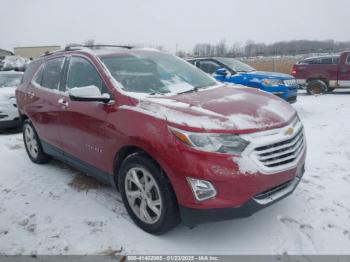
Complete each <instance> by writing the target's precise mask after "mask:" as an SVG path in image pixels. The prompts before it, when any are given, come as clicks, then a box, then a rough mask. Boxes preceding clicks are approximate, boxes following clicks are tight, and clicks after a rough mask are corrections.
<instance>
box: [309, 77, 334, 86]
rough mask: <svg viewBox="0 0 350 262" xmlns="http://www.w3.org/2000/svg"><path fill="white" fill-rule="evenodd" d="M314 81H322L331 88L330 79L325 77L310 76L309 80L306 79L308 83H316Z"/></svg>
mask: <svg viewBox="0 0 350 262" xmlns="http://www.w3.org/2000/svg"><path fill="white" fill-rule="evenodd" d="M314 80H321V81H323V82H324V83H325V84H326V85H327V87H328V86H329V79H328V77H326V76H324V75H313V76H310V77H309V78H308V79H306V83H309V82H311V81H314Z"/></svg>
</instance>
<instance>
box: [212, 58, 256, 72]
mask: <svg viewBox="0 0 350 262" xmlns="http://www.w3.org/2000/svg"><path fill="white" fill-rule="evenodd" d="M216 59H217V60H218V61H219V62H221V63H223V64H225V65H226V66H227V67H229V68H231V69H232V70H233V71H235V72H251V71H255V68H253V67H251V66H249V65H247V64H245V63H242V62H241V61H238V60H236V59H233V58H227V57H218V58H216Z"/></svg>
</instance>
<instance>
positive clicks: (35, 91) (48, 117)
mask: <svg viewBox="0 0 350 262" xmlns="http://www.w3.org/2000/svg"><path fill="white" fill-rule="evenodd" d="M64 63H65V57H64V56H62V57H56V58H52V59H48V60H47V61H46V62H45V63H44V64H42V65H41V67H40V68H39V70H38V72H37V73H36V75H35V76H34V78H33V81H32V82H31V85H30V86H29V87H28V90H26V93H27V94H28V95H27V102H26V111H27V114H28V116H29V118H30V119H31V121H32V122H33V124H34V126H35V129H36V131H37V132H38V134H39V137H40V138H41V139H42V140H44V141H45V142H47V143H50V144H51V145H54V146H56V147H59V148H61V147H62V143H61V141H62V140H61V117H62V112H64V110H65V107H64V106H62V105H61V104H60V103H59V102H60V99H61V98H62V96H63V92H62V90H61V84H62V72H63V67H64Z"/></svg>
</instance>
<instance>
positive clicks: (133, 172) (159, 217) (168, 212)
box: [118, 153, 180, 235]
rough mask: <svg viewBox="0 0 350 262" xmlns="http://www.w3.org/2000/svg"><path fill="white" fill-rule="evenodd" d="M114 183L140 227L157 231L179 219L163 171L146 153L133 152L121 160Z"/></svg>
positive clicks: (172, 193)
mask: <svg viewBox="0 0 350 262" xmlns="http://www.w3.org/2000/svg"><path fill="white" fill-rule="evenodd" d="M135 176H136V177H137V179H135ZM145 181H147V183H145ZM118 186H119V190H120V193H121V196H122V199H123V202H124V205H125V207H126V210H127V211H128V213H129V216H130V217H131V218H132V220H133V221H134V222H135V224H136V225H138V226H139V227H140V228H141V229H143V230H144V231H146V232H148V233H151V234H155V235H161V234H164V233H165V232H167V231H169V230H170V229H172V228H173V227H175V226H176V225H178V224H179V223H180V215H179V208H178V204H177V200H176V197H175V193H174V191H173V189H172V186H171V184H170V182H169V181H168V179H167V177H165V175H164V173H163V171H162V170H161V169H160V168H159V167H158V165H157V164H156V163H155V162H154V161H153V160H152V159H150V158H149V157H148V156H147V155H146V154H144V153H135V154H132V155H130V156H128V157H127V158H126V159H125V160H124V161H123V163H122V165H121V168H120V172H119V176H118ZM140 187H142V188H143V190H140V189H139V188H140ZM146 187H148V189H147V188H146ZM127 195H128V196H127ZM151 203H152V204H151ZM141 206H142V207H143V208H141ZM150 207H152V209H151V208H150ZM154 211H157V212H154ZM157 213H158V214H157ZM145 214H146V215H145Z"/></svg>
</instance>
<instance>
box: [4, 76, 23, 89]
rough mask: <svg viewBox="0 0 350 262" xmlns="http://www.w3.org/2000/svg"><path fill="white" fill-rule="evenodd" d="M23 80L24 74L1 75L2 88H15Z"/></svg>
mask: <svg viewBox="0 0 350 262" xmlns="http://www.w3.org/2000/svg"><path fill="white" fill-rule="evenodd" d="M21 79H22V74H0V87H15V86H17V85H19V84H20V82H21Z"/></svg>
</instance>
